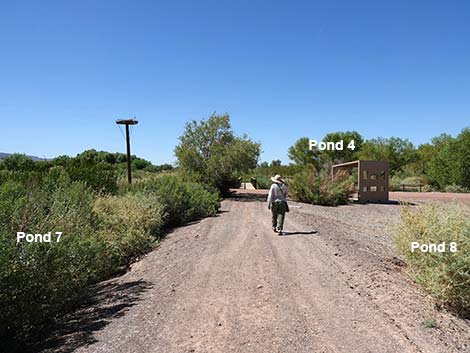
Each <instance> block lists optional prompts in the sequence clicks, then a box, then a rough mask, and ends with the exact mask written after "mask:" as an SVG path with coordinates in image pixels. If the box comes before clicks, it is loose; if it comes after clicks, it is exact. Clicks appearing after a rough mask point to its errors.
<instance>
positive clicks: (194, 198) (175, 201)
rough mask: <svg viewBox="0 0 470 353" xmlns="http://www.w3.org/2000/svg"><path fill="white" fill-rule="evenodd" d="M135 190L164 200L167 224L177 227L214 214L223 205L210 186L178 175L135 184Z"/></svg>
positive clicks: (131, 189) (134, 191)
mask: <svg viewBox="0 0 470 353" xmlns="http://www.w3.org/2000/svg"><path fill="white" fill-rule="evenodd" d="M128 190H129V191H131V192H133V193H146V194H148V193H151V194H153V195H155V196H156V197H157V198H158V200H160V202H161V203H162V205H163V207H164V210H165V213H166V214H167V217H166V219H165V220H166V222H165V224H166V226H169V227H175V226H179V225H182V224H184V223H187V222H191V221H194V220H197V219H200V218H203V217H210V216H215V214H216V213H217V210H218V209H219V207H220V202H219V195H218V193H217V192H214V191H210V190H215V189H213V188H211V187H204V186H203V185H201V184H200V183H195V182H191V181H185V180H183V179H182V178H181V177H179V176H175V175H163V176H159V177H156V178H148V179H145V180H141V181H139V182H136V183H134V184H133V185H132V186H131V187H129V188H128Z"/></svg>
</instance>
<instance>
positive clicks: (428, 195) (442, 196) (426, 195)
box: [390, 191, 470, 203]
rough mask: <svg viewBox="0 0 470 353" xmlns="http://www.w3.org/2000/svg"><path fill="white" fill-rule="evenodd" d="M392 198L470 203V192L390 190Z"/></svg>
mask: <svg viewBox="0 0 470 353" xmlns="http://www.w3.org/2000/svg"><path fill="white" fill-rule="evenodd" d="M390 200H398V201H411V202H430V201H440V202H453V201H457V202H465V203H470V194H467V193H450V192H400V191H395V192H390Z"/></svg>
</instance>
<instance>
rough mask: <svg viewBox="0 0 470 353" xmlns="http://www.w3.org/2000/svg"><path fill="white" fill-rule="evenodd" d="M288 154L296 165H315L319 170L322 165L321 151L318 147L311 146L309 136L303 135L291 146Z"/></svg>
mask: <svg viewBox="0 0 470 353" xmlns="http://www.w3.org/2000/svg"><path fill="white" fill-rule="evenodd" d="M287 156H288V157H289V159H290V160H292V162H294V164H296V165H299V166H309V165H313V166H314V167H315V168H316V169H317V170H318V169H319V167H320V151H318V149H317V148H315V149H312V150H311V149H310V148H309V138H308V137H301V138H299V139H298V140H297V141H296V142H295V143H294V144H293V145H292V146H290V147H289V151H288V153H287Z"/></svg>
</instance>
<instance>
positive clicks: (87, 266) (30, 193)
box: [0, 114, 260, 350]
mask: <svg viewBox="0 0 470 353" xmlns="http://www.w3.org/2000/svg"><path fill="white" fill-rule="evenodd" d="M259 153H260V144H259V143H255V142H253V141H251V140H250V139H249V138H248V137H246V136H242V137H237V136H235V135H234V134H233V132H232V130H231V127H230V118H229V116H228V115H226V114H225V115H220V116H217V115H212V116H210V117H209V118H208V119H207V120H201V121H199V122H196V121H193V122H190V123H188V124H187V125H186V128H185V131H184V133H183V135H182V136H181V137H180V144H179V145H178V146H177V147H176V148H175V155H176V157H177V166H176V168H174V167H173V166H172V165H168V164H165V165H161V166H155V165H152V163H150V162H149V161H146V160H144V159H142V158H138V157H136V156H132V160H131V161H132V169H133V174H134V182H133V184H132V185H128V184H127V180H126V168H127V164H126V155H124V154H120V153H108V152H103V151H95V150H89V151H85V152H83V153H81V154H79V155H77V156H76V157H73V158H72V157H68V156H60V157H57V158H55V159H53V160H49V161H38V162H34V161H33V160H31V159H30V158H29V157H26V156H24V155H19V154H14V155H11V156H9V157H8V158H6V159H4V160H3V161H1V162H0V338H1V339H0V342H1V343H0V350H11V349H12V347H13V346H14V344H15V342H22V341H25V340H31V339H34V338H35V337H36V336H37V335H38V334H40V333H41V330H43V329H44V328H46V327H47V326H48V325H50V324H51V323H53V322H54V319H55V318H57V317H60V316H61V315H63V314H64V313H66V312H68V311H70V310H73V308H74V307H76V306H77V305H78V304H79V303H80V302H81V301H82V300H83V299H84V298H86V296H87V293H88V288H89V286H90V285H91V284H93V283H96V282H98V281H101V280H104V279H106V278H109V277H111V276H113V275H115V274H117V273H120V272H122V271H125V270H126V268H127V266H128V265H129V264H130V263H131V262H133V261H134V260H135V259H136V258H137V257H139V256H140V255H142V254H145V253H146V252H148V251H150V250H151V249H152V248H153V246H154V244H155V242H156V241H158V240H159V239H160V238H161V237H163V236H164V234H165V232H166V231H167V230H168V229H170V228H172V227H176V226H181V225H184V224H187V223H188V222H192V221H195V220H199V219H201V218H204V217H210V216H215V215H216V213H217V212H218V209H219V207H220V199H221V196H222V195H226V194H227V193H228V190H229V188H230V187H233V186H237V184H238V183H239V182H240V179H239V175H242V173H244V172H247V171H248V170H249V169H252V168H254V167H255V166H256V164H257V162H258V157H259ZM17 232H25V233H28V234H45V233H48V232H52V234H53V237H52V242H51V243H40V242H36V243H28V242H25V241H22V242H20V243H17V242H16V233H17ZM55 232H62V233H63V235H62V237H61V238H60V241H59V242H57V238H56V237H55ZM20 346H21V344H20ZM13 349H14V347H13Z"/></svg>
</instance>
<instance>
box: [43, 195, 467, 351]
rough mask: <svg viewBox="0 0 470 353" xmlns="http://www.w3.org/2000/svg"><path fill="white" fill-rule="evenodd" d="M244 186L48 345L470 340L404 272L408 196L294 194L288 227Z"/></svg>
mask: <svg viewBox="0 0 470 353" xmlns="http://www.w3.org/2000/svg"><path fill="white" fill-rule="evenodd" d="M242 192H244V194H239V195H238V197H236V198H233V199H229V200H226V201H224V202H223V204H222V210H221V213H220V214H219V215H218V216H217V217H214V218H208V219H204V220H202V221H200V222H197V223H195V224H192V225H189V226H186V227H182V228H178V229H176V230H175V231H174V232H173V233H172V234H170V235H169V236H168V237H167V238H166V239H165V240H164V241H163V242H161V244H160V245H159V247H158V248H157V249H156V250H154V251H153V252H151V253H150V254H148V255H147V256H145V257H144V258H143V259H141V260H140V261H138V262H136V263H135V264H134V265H133V266H132V269H131V270H130V271H129V272H127V273H126V274H124V275H123V276H121V277H119V278H115V279H112V280H110V281H107V282H105V283H102V284H100V285H99V286H97V288H96V289H95V292H94V295H93V301H92V302H90V303H88V305H87V306H85V307H84V308H83V309H81V310H79V311H78V312H76V313H75V314H73V315H70V316H69V317H66V318H64V320H63V323H62V325H61V326H60V327H61V329H60V330H59V331H58V332H56V333H55V335H54V336H53V337H52V338H51V339H50V340H49V341H48V345H49V346H51V347H52V348H49V349H46V350H44V352H80V353H90V352H102V353H104V352H106V353H107V352H116V353H119V352H129V353H130V352H132V353H137V352H158V353H164V352H440V353H442V352H470V322H468V321H465V320H463V319H459V318H456V317H455V316H454V315H452V314H450V313H448V312H447V311H445V310H442V309H440V310H439V309H437V308H436V307H435V306H434V304H433V301H432V299H431V298H430V297H429V296H427V295H426V294H425V293H423V292H422V291H421V290H420V289H419V288H418V287H417V286H415V285H414V284H413V283H412V282H411V281H409V280H408V279H407V277H406V275H405V274H404V272H405V267H404V264H403V262H402V261H401V260H400V259H398V258H397V257H396V254H395V252H394V250H393V246H392V244H391V233H392V228H393V224H395V223H396V222H397V221H398V217H399V207H400V206H398V205H358V204H353V205H348V206H341V207H337V208H330V207H320V206H312V205H305V204H297V203H291V204H290V205H291V212H290V213H289V214H288V217H287V222H286V231H287V235H285V236H278V235H276V234H275V233H273V232H272V231H271V229H270V212H269V211H268V210H267V208H266V204H265V202H264V199H265V196H264V195H259V192H249V191H244V190H242ZM414 207H416V206H414ZM431 319H434V320H436V322H437V327H435V328H426V327H425V325H423V321H424V320H431Z"/></svg>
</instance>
